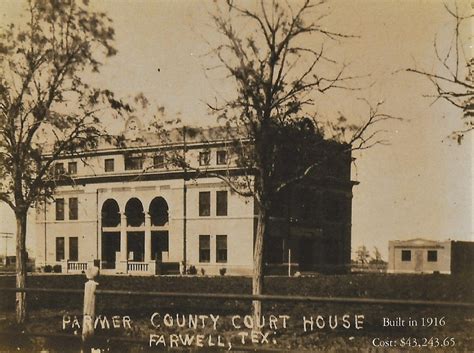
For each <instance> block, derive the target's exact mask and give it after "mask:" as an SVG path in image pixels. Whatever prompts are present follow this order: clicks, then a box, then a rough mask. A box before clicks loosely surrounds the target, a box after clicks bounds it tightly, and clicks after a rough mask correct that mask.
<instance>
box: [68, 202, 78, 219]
mask: <svg viewBox="0 0 474 353" xmlns="http://www.w3.org/2000/svg"><path fill="white" fill-rule="evenodd" d="M77 205H78V202H77V197H71V198H70V199H69V219H72V220H75V219H78V218H79V217H78V209H77Z"/></svg>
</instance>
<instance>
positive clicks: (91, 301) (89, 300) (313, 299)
mask: <svg viewBox="0 0 474 353" xmlns="http://www.w3.org/2000/svg"><path fill="white" fill-rule="evenodd" d="M98 273H99V269H98V268H97V267H91V268H89V269H88V270H87V271H86V276H87V279H88V281H87V282H86V283H85V285H84V289H56V288H55V289H49V288H21V289H19V288H5V287H3V288H0V292H17V293H18V292H23V293H56V294H58V293H59V294H83V295H84V302H83V314H84V318H85V317H86V316H88V317H89V318H91V317H95V303H96V297H97V296H98V295H99V296H111V295H114V296H115V295H122V296H129V297H154V298H182V299H200V300H204V299H213V300H238V301H250V302H251V301H262V302H263V301H269V302H293V303H296V302H299V303H336V304H365V305H407V306H417V307H449V308H466V309H467V308H471V309H472V308H474V303H473V302H451V301H426V300H402V299H399V300H395V299H379V298H353V297H319V296H295V295H292V296H287V295H269V294H261V295H253V294H225V293H183V292H153V291H128V290H107V289H97V285H98V283H97V282H95V278H96V276H97V275H98ZM83 320H84V319H83ZM0 334H3V335H4V334H17V333H12V332H8V333H6V332H0ZM22 334H26V335H29V336H38V337H62V338H73V339H79V338H81V340H82V342H83V345H87V342H89V341H90V340H91V339H93V337H94V327H93V325H85V324H84V322H83V325H82V336H81V337H79V336H77V335H71V334H59V333H40V332H35V333H22ZM110 339H111V340H114V341H123V342H129V343H142V342H143V341H141V340H136V339H129V338H123V337H110ZM237 348H238V350H240V351H246V350H254V348H249V347H237ZM259 350H261V351H279V350H275V349H261V348H259Z"/></svg>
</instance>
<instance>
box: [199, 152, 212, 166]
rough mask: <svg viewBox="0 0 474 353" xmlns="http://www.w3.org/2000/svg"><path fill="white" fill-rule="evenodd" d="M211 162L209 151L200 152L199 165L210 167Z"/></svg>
mask: <svg viewBox="0 0 474 353" xmlns="http://www.w3.org/2000/svg"><path fill="white" fill-rule="evenodd" d="M210 162H211V154H210V153H209V151H206V152H199V165H209V163H210Z"/></svg>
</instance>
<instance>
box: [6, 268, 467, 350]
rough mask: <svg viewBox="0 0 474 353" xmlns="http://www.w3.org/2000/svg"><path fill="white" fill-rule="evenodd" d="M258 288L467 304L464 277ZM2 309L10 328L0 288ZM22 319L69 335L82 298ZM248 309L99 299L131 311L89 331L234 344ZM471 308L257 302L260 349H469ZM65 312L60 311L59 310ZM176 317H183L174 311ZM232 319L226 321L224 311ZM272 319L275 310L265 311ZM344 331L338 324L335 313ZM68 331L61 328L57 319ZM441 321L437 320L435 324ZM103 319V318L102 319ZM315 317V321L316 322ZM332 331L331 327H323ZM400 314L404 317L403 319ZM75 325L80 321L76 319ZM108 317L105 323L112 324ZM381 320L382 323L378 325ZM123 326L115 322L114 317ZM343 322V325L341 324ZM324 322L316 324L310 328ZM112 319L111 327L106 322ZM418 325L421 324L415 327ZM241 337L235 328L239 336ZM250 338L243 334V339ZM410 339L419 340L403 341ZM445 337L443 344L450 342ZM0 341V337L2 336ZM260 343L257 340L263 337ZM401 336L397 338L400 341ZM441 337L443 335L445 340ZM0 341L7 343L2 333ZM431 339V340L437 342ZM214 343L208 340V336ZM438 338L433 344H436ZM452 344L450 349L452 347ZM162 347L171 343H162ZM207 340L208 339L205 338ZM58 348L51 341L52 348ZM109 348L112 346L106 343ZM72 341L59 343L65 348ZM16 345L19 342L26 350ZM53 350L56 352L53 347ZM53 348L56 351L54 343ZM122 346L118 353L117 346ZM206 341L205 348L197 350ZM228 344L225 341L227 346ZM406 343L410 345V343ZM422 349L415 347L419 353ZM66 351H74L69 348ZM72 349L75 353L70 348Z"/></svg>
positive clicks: (154, 284) (208, 284) (222, 284)
mask: <svg viewBox="0 0 474 353" xmlns="http://www.w3.org/2000/svg"><path fill="white" fill-rule="evenodd" d="M84 282H85V276H83V275H81V276H70V275H68V276H65V275H33V276H31V277H29V278H28V287H42V288H76V289H81V288H83V285H84ZM97 282H99V287H98V288H100V289H123V290H133V291H167V292H170V291H174V292H185V293H195V292H203V293H246V294H248V293H250V292H251V280H250V279H249V278H242V277H230V276H224V277H200V276H199V277H127V276H103V277H99V278H98V279H97ZM0 286H1V287H5V286H10V287H12V286H14V278H13V277H0ZM265 293H267V294H284V295H304V296H308V295H313V296H326V297H327V296H329V297H358V298H384V299H415V300H434V301H460V302H473V301H474V283H473V281H472V277H471V276H464V277H463V276H445V275H384V274H361V275H333V276H330V275H321V276H314V277H293V278H286V277H268V278H266V279H265ZM1 298H2V299H1V300H0V305H1V308H2V312H3V315H4V317H6V320H4V321H3V324H2V327H1V329H2V330H5V329H11V326H10V325H11V322H12V321H13V305H14V296H13V295H12V293H7V294H6V295H5V293H2V294H1ZM28 304H29V308H30V320H29V324H28V326H27V331H35V332H36V331H41V332H48V333H73V332H74V331H76V332H80V330H78V329H77V327H72V325H71V323H72V321H73V317H74V315H77V316H78V317H79V316H80V315H81V312H82V296H81V295H66V294H61V295H59V294H58V295H52V294H31V295H29V301H28ZM155 312H157V313H159V314H160V316H158V317H159V318H160V319H159V320H156V321H155V322H154V323H160V327H159V328H156V327H153V326H152V323H151V321H150V318H151V316H152V315H153V313H155ZM166 313H168V314H170V316H169V317H173V318H174V323H173V326H171V325H170V326H171V327H164V326H165V323H164V321H163V316H164V315H165V314H166ZM249 313H250V304H249V303H248V302H242V301H235V300H228V301H216V300H211V299H206V300H191V299H167V298H161V299H152V298H141V297H129V296H117V295H113V296H110V295H108V296H103V295H101V296H98V297H97V314H101V315H104V316H107V317H108V318H109V319H110V318H111V317H112V316H115V315H118V316H121V317H123V316H129V317H130V318H131V322H132V324H131V325H130V326H126V325H125V326H126V327H123V325H120V326H121V327H117V328H113V327H112V328H110V329H105V330H97V331H96V332H97V334H98V336H101V335H106V336H115V337H121V338H122V339H123V338H127V339H131V340H143V341H145V342H146V341H148V340H149V338H150V334H156V335H157V336H156V337H155V338H156V339H157V340H158V337H159V336H158V335H162V334H163V336H164V337H166V339H168V338H169V337H170V336H171V335H173V334H178V333H179V334H182V335H184V334H186V333H187V334H189V335H193V334H196V333H198V334H203V335H205V337H208V336H209V335H211V336H213V337H212V338H213V339H217V335H221V336H222V339H223V340H224V341H226V342H227V341H230V342H231V343H232V344H234V346H236V345H242V341H241V339H242V336H240V335H239V334H241V333H242V332H244V331H248V332H250V330H248V329H246V328H245V326H244V317H245V315H247V314H249ZM176 314H178V315H179V316H178V318H181V319H182V320H183V319H189V315H191V316H193V317H194V315H210V314H213V315H214V316H217V315H219V321H218V323H217V329H216V330H214V327H212V325H211V321H209V320H208V322H207V323H206V324H205V325H203V326H204V327H198V329H194V328H192V329H190V328H189V327H188V326H186V325H187V324H185V326H186V327H180V328H179V327H177V324H176ZM473 314H474V312H473V310H472V309H465V308H464V309H458V308H440V307H413V306H401V305H397V306H395V305H362V304H303V303H265V304H264V315H265V318H266V320H267V321H266V326H265V327H264V328H263V330H262V331H267V332H270V331H271V332H270V333H269V336H268V337H267V338H268V340H269V343H268V344H263V345H259V344H258V343H257V344H256V345H255V347H258V348H262V347H265V348H278V349H287V350H289V351H295V350H302V349H309V350H320V351H327V350H329V349H333V350H344V351H347V350H350V349H354V350H356V349H361V348H365V349H367V348H372V349H375V348H373V340H374V338H380V339H382V341H383V342H385V341H386V342H389V341H395V342H396V344H398V346H397V347H400V345H401V344H404V345H405V347H407V346H406V345H407V344H411V345H413V344H418V343H420V344H421V345H423V344H425V345H426V347H423V348H429V346H433V347H437V348H438V349H439V351H447V350H448V347H442V345H444V344H443V342H444V343H446V344H449V345H450V346H451V347H450V349H451V350H456V351H462V350H468V349H469V348H472V347H473V346H474V338H473V334H472V332H474V315H473ZM65 315H66V316H65ZM182 315H184V316H182ZM236 315H239V316H238V317H237V319H236V324H235V325H233V323H232V317H233V316H236ZM270 315H273V316H270ZM283 315H286V316H288V317H289V319H288V320H287V327H286V328H283V327H282V319H281V317H283ZM344 315H347V316H346V319H347V321H346V322H345V323H346V324H347V326H350V327H349V328H346V327H344V325H343V320H342V318H343V316H344ZM355 315H363V316H364V317H363V319H362V321H363V324H362V325H361V326H362V328H359V329H357V328H356V325H355ZM64 316H65V317H66V321H68V320H71V322H70V323H66V324H65V326H66V328H65V329H64V330H63V327H62V325H63V317H64ZM318 316H319V319H318ZM303 317H305V318H306V319H307V320H310V318H311V317H312V318H313V330H310V328H311V326H310V324H309V321H307V326H306V328H307V330H306V332H305V330H304V326H303V321H302V320H303ZM271 318H274V319H275V320H278V321H274V325H273V326H271V327H270V326H269V321H270V319H271ZM278 318H280V319H278ZM384 318H386V320H387V319H389V320H391V321H390V322H391V324H390V325H391V326H390V327H384ZM409 319H411V321H410V322H411V323H412V324H413V323H417V326H414V325H412V326H410V327H408V321H409ZM440 319H442V321H441V322H440ZM110 320H111V319H110ZM316 320H319V321H318V322H316ZM330 320H332V321H331V323H332V324H333V325H335V323H336V321H338V325H337V327H336V328H334V329H331V328H330V327H329V323H330ZM402 320H403V322H402ZM81 322H82V321H81ZM110 322H111V323H112V321H110ZM386 322H388V321H386ZM122 323H123V322H122ZM349 323H350V325H349ZM323 324H324V325H325V327H324V328H322V329H320V328H318V326H317V325H320V326H322V325H323ZM111 325H112V324H111ZM423 325H424V326H423ZM242 335H243V334H242ZM249 337H250V336H249ZM408 338H416V339H417V341H416V342H414V341H413V340H408ZM451 338H452V339H453V341H450V339H451ZM0 339H2V338H0ZM262 339H263V340H264V338H262ZM401 339H404V341H403V342H402V341H401ZM446 339H448V340H446ZM3 340H4V342H6V341H5V339H3ZM9 340H10V341H11V342H10V344H8V345H6V346H5V347H9V349H10V348H11V349H13V348H14V346H15V345H19V344H23V345H24V340H23V341H22V343H19V341H15V340H14V339H13V338H11V337H10V338H9ZM437 340H438V341H437ZM69 341H70V340H69ZM249 341H250V338H248V339H247V338H245V343H244V346H246V347H251V342H249ZM213 342H214V343H215V341H213ZM436 342H438V343H436ZM453 342H454V345H455V347H454V348H452V343H453ZM166 343H167V344H168V345H169V341H166ZM208 343H209V342H208ZM30 344H31V345H32V346H28V347H30V348H31V347H33V346H35V347H37V346H38V345H42V346H48V347H53V351H57V352H62V351H64V345H65V344H66V343H65V341H58V340H57V339H56V340H51V339H37V340H33V341H31V342H30ZM58 345H59V346H58ZM109 345H113V343H109ZM73 346H74V345H72V344H71V343H70V342H68V343H67V347H73ZM28 347H26V346H24V347H23V348H28ZM54 347H56V350H54ZM58 347H61V348H58ZM119 347H120V350H119V351H120V352H121V351H126V350H125V346H124V344H123V343H120V346H119ZM127 347H128V348H127V349H128V351H144V350H145V349H146V348H147V343H141V344H138V345H130V346H127ZM204 347H206V345H205V346H204ZM159 348H162V345H161V343H160V344H159V345H158V346H153V348H151V349H150V351H157V350H158V349H159ZM226 348H227V347H226ZM412 348H413V347H412ZM423 348H422V349H423ZM71 349H72V348H71ZM72 351H74V350H72Z"/></svg>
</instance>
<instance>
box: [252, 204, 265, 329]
mask: <svg viewBox="0 0 474 353" xmlns="http://www.w3.org/2000/svg"><path fill="white" fill-rule="evenodd" d="M266 226H267V211H266V210H265V208H264V207H260V209H259V213H258V223H257V234H256V237H255V246H254V253H253V277H252V294H254V295H259V294H262V292H263V241H264V235H265V229H266ZM252 307H253V325H254V330H255V331H259V330H260V329H259V328H258V325H259V322H260V321H261V317H262V302H261V301H259V300H254V301H253V302H252Z"/></svg>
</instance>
